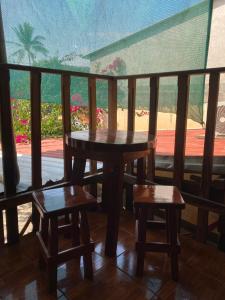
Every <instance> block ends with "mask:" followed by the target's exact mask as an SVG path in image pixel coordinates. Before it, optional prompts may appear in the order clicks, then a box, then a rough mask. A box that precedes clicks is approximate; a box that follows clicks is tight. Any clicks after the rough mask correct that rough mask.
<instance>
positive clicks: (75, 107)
mask: <svg viewBox="0 0 225 300" xmlns="http://www.w3.org/2000/svg"><path fill="white" fill-rule="evenodd" d="M79 109H80V106H78V105H70V111H71V112H76V111H78V110H79Z"/></svg>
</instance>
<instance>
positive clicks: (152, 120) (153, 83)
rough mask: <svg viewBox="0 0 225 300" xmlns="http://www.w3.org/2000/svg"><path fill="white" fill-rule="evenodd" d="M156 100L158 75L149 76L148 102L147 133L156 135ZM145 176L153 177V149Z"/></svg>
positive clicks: (157, 97)
mask: <svg viewBox="0 0 225 300" xmlns="http://www.w3.org/2000/svg"><path fill="white" fill-rule="evenodd" d="M158 100H159V77H156V76H154V77H151V79H150V104H149V125H148V128H149V134H152V135H153V136H154V137H156V131H157V116H158ZM147 178H148V179H149V180H151V181H154V178H155V149H152V150H151V153H150V155H149V156H148V170H147Z"/></svg>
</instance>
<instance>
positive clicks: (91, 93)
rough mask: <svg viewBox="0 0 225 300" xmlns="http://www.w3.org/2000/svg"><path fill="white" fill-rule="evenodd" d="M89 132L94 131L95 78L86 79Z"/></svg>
mask: <svg viewBox="0 0 225 300" xmlns="http://www.w3.org/2000/svg"><path fill="white" fill-rule="evenodd" d="M88 95H89V116H90V118H89V130H95V129H96V125H97V123H96V78H88Z"/></svg>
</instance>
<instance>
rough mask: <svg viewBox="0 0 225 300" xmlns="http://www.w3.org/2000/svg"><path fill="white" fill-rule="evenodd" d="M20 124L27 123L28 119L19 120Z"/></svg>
mask: <svg viewBox="0 0 225 300" xmlns="http://www.w3.org/2000/svg"><path fill="white" fill-rule="evenodd" d="M20 124H22V125H27V124H28V120H20Z"/></svg>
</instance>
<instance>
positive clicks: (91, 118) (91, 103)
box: [88, 77, 97, 196]
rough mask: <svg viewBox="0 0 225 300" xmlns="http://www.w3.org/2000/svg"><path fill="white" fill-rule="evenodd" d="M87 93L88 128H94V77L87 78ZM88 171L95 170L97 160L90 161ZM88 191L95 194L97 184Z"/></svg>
mask: <svg viewBox="0 0 225 300" xmlns="http://www.w3.org/2000/svg"><path fill="white" fill-rule="evenodd" d="M88 94H89V130H96V127H97V120H96V108H97V106H96V78H93V77H92V78H88ZM90 171H91V173H92V174H93V173H95V172H96V171H97V162H96V161H93V160H91V161H90ZM90 193H91V194H92V195H95V196H96V195H97V185H96V184H93V185H91V187H90Z"/></svg>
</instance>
